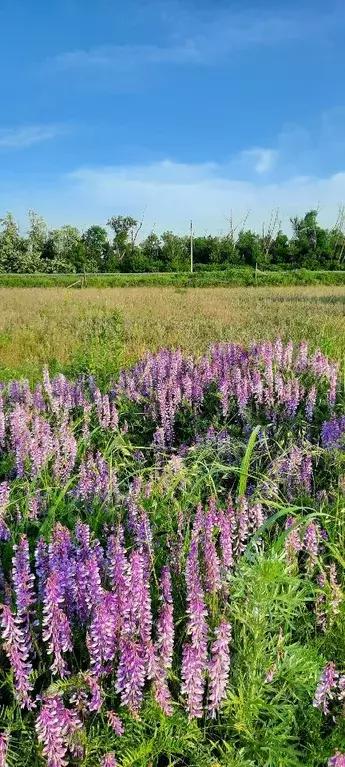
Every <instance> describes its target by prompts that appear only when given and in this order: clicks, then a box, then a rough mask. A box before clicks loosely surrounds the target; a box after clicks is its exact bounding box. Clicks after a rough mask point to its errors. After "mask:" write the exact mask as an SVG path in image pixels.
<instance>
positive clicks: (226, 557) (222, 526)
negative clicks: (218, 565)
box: [218, 511, 234, 570]
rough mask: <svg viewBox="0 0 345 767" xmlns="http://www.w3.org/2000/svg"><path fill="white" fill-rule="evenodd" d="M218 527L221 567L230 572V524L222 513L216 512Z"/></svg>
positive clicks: (231, 537) (231, 546)
mask: <svg viewBox="0 0 345 767" xmlns="http://www.w3.org/2000/svg"><path fill="white" fill-rule="evenodd" d="M218 527H219V531H220V550H221V557H222V560H221V561H222V566H223V567H224V569H225V570H230V568H231V567H232V565H233V561H234V558H233V534H232V528H231V523H230V521H229V519H228V517H227V516H226V515H225V514H224V512H223V511H219V512H218Z"/></svg>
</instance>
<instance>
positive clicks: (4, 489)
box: [0, 482, 10, 517]
mask: <svg viewBox="0 0 345 767" xmlns="http://www.w3.org/2000/svg"><path fill="white" fill-rule="evenodd" d="M9 502H10V486H9V483H8V482H0V517H3V516H4V514H5V511H6V508H7V506H8V505H9Z"/></svg>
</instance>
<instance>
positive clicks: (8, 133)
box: [0, 125, 63, 149]
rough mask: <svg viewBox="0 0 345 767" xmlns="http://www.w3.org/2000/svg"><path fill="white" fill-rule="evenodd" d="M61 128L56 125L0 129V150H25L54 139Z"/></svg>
mask: <svg viewBox="0 0 345 767" xmlns="http://www.w3.org/2000/svg"><path fill="white" fill-rule="evenodd" d="M62 130H63V128H62V127H61V126H58V125H22V126H19V127H17V128H0V149H26V148H27V147H30V146H33V144H39V143H41V141H48V140H50V139H54V138H55V137H56V136H57V135H58V134H59V133H61V132H62Z"/></svg>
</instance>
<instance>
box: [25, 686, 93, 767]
mask: <svg viewBox="0 0 345 767" xmlns="http://www.w3.org/2000/svg"><path fill="white" fill-rule="evenodd" d="M81 727H82V723H81V720H80V719H79V716H78V714H77V712H76V711H73V710H72V709H67V708H66V707H65V705H64V703H63V700H62V697H61V695H59V694H56V695H49V696H46V697H45V698H44V702H43V706H42V708H41V711H40V713H39V715H38V717H37V719H36V733H37V738H38V742H39V743H41V744H42V746H43V748H42V754H43V756H44V757H45V758H46V760H47V767H66V765H67V764H68V761H67V759H66V756H67V752H68V747H69V745H70V743H71V740H72V739H73V736H75V734H76V732H78V730H80V729H81Z"/></svg>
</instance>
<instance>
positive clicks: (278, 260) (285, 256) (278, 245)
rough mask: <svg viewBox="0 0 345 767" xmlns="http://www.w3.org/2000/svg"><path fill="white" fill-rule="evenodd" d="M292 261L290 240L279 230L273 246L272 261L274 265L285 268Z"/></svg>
mask: <svg viewBox="0 0 345 767" xmlns="http://www.w3.org/2000/svg"><path fill="white" fill-rule="evenodd" d="M290 260H291V252H290V243H289V238H288V236H287V235H286V234H284V232H282V231H281V230H279V231H278V232H277V234H276V236H275V238H274V240H273V241H272V244H271V261H272V263H273V264H277V265H280V266H283V265H284V264H289V263H290Z"/></svg>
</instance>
